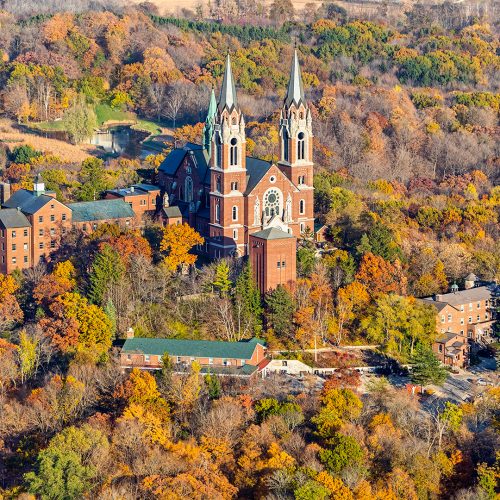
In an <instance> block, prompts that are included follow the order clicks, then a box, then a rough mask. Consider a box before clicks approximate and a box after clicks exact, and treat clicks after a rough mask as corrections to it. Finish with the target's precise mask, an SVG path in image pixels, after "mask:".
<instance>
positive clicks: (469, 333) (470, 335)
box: [467, 330, 472, 338]
mask: <svg viewBox="0 0 500 500" xmlns="http://www.w3.org/2000/svg"><path fill="white" fill-rule="evenodd" d="M467 337H469V338H472V332H471V331H470V330H469V331H468V332H467Z"/></svg>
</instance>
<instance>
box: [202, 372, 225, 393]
mask: <svg viewBox="0 0 500 500" xmlns="http://www.w3.org/2000/svg"><path fill="white" fill-rule="evenodd" d="M205 385H206V386H207V391H208V397H209V398H210V399H218V398H219V397H220V395H221V393H222V389H221V385H220V380H219V377H217V375H214V374H213V373H207V374H206V375H205Z"/></svg>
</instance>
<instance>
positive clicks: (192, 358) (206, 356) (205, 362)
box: [120, 338, 266, 376]
mask: <svg viewBox="0 0 500 500" xmlns="http://www.w3.org/2000/svg"><path fill="white" fill-rule="evenodd" d="M166 353H167V354H168V356H169V357H170V360H171V362H172V364H173V366H174V370H175V371H185V370H186V369H187V368H188V367H190V366H191V364H192V363H193V362H197V363H198V364H200V365H201V368H202V372H203V373H207V372H210V373H217V374H220V375H231V376H251V375H253V374H254V373H256V372H257V371H258V370H259V365H260V364H261V363H262V362H263V361H265V359H266V358H265V344H264V342H263V341H261V340H259V339H255V338H254V339H251V340H242V341H240V342H221V341H212V340H178V339H156V338H127V340H126V341H125V343H124V345H123V347H122V349H121V352H120V365H121V366H122V368H141V369H146V370H159V369H161V367H162V357H163V356H164V355H165V354H166Z"/></svg>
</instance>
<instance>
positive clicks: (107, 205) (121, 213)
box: [68, 198, 135, 222]
mask: <svg viewBox="0 0 500 500" xmlns="http://www.w3.org/2000/svg"><path fill="white" fill-rule="evenodd" d="M68 207H69V208H71V210H72V211H73V222H90V221H94V220H107V219H128V218H132V217H135V213H134V211H133V210H132V207H131V206H130V205H129V204H128V203H126V202H125V201H123V199H121V198H120V199H115V200H98V201H82V202H79V203H70V204H69V205H68Z"/></svg>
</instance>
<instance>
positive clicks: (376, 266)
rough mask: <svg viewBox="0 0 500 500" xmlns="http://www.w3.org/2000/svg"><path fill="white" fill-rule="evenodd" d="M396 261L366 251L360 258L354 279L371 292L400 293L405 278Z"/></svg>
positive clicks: (402, 289)
mask: <svg viewBox="0 0 500 500" xmlns="http://www.w3.org/2000/svg"><path fill="white" fill-rule="evenodd" d="M397 262H398V261H396V263H395V264H391V263H390V262H388V261H386V260H384V259H383V258H382V257H380V256H379V255H374V254H372V253H370V252H368V253H366V254H365V255H363V258H362V259H361V263H360V265H359V269H358V272H357V273H356V279H357V280H358V281H359V282H360V283H362V284H363V285H365V286H366V287H367V288H368V290H370V291H371V292H372V294H377V293H391V292H394V293H402V292H404V290H405V288H406V286H405V284H406V283H405V282H406V279H405V277H404V276H402V273H401V271H400V269H399V268H398V264H397Z"/></svg>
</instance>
